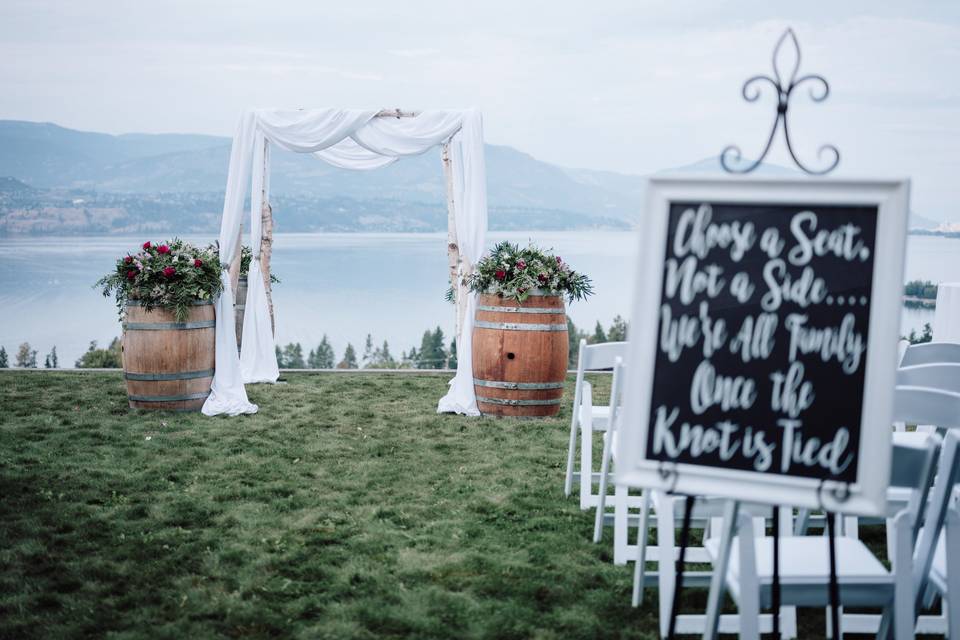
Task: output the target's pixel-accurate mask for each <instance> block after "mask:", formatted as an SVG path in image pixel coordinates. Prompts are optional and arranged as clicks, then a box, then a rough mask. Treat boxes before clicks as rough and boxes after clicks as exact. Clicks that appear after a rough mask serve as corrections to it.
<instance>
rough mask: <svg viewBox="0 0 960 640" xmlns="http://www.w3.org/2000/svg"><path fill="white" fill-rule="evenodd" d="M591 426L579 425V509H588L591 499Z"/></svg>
mask: <svg viewBox="0 0 960 640" xmlns="http://www.w3.org/2000/svg"><path fill="white" fill-rule="evenodd" d="M592 427H593V425H591V424H590V423H589V422H587V423H586V424H581V425H580V509H581V510H582V511H586V510H587V509H589V508H590V502H591V498H592V497H593V428H592Z"/></svg>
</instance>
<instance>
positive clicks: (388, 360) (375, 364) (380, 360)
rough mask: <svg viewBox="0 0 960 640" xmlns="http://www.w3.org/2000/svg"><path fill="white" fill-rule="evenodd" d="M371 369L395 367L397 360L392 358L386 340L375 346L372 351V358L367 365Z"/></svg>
mask: <svg viewBox="0 0 960 640" xmlns="http://www.w3.org/2000/svg"><path fill="white" fill-rule="evenodd" d="M368 366H369V367H370V368H371V369H396V368H397V361H396V360H394V359H393V354H391V353H390V345H389V344H387V341H386V340H384V341H383V346H382V347H377V349H376V351H374V352H373V358H372V360H371V362H370V364H369V365H368Z"/></svg>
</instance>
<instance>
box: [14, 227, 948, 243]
mask: <svg viewBox="0 0 960 640" xmlns="http://www.w3.org/2000/svg"><path fill="white" fill-rule="evenodd" d="M636 230H637V229H636V227H629V228H627V227H624V228H618V227H613V226H596V227H565V228H552V229H549V228H548V229H533V228H531V229H517V228H497V227H491V228H490V229H488V230H487V232H488V233H528V232H529V233H571V232H584V231H588V232H589V231H597V232H609V233H613V232H618V233H623V232H627V233H634V232H635V231H636ZM274 233H275V234H276V235H318V234H325V235H411V236H416V235H434V234H443V235H445V234H446V229H432V230H420V231H413V230H411V231H392V230H387V229H384V230H379V231H378V230H373V229H331V230H327V231H322V230H321V231H275V232H274ZM217 235H219V233H218V231H216V230H210V231H198V230H189V231H186V232H182V233H174V234H169V233H166V234H164V233H160V232H158V231H157V230H155V229H144V230H143V231H123V232H120V233H109V232H103V231H96V232H91V233H17V234H13V233H4V234H0V240H14V239H26V238H106V237H109V238H140V237H141V236H144V237H161V236H162V237H164V238H167V237H173V236H178V237H197V236H213V237H216V236H217ZM907 235H909V236H920V237H924V236H925V237H932V238H948V239H951V240H956V239H960V231H929V230H926V229H911V230H910V231H908V232H907Z"/></svg>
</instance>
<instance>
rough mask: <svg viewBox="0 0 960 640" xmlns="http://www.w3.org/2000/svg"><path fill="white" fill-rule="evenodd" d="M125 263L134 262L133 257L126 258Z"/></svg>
mask: <svg viewBox="0 0 960 640" xmlns="http://www.w3.org/2000/svg"><path fill="white" fill-rule="evenodd" d="M123 262H124V263H125V264H130V263H131V262H133V256H127V257H126V258H124V259H123Z"/></svg>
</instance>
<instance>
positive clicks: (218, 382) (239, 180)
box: [203, 109, 487, 415]
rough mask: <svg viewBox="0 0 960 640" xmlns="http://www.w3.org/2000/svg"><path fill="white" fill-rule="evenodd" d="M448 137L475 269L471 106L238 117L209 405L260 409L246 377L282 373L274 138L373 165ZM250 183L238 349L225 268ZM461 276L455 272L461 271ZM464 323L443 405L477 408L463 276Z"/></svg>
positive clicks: (480, 194)
mask: <svg viewBox="0 0 960 640" xmlns="http://www.w3.org/2000/svg"><path fill="white" fill-rule="evenodd" d="M444 142H449V143H450V155H451V168H452V172H453V199H454V209H455V221H456V227H457V242H458V244H459V247H460V256H461V266H460V269H461V272H460V276H461V277H462V276H463V275H465V274H468V273H470V272H472V271H473V268H474V266H475V265H476V263H477V261H478V260H479V259H480V256H481V254H482V252H483V246H484V242H485V235H486V230H487V180H486V166H485V162H484V156H483V123H482V119H481V116H480V113H479V112H478V111H476V110H474V109H468V110H459V111H449V110H431V111H424V112H422V113H420V114H418V115H417V116H415V117H404V118H394V117H377V110H374V109H366V110H364V109H311V110H288V109H258V110H255V111H247V112H245V113H244V114H243V116H242V117H241V118H240V124H239V125H238V126H237V133H236V135H235V136H234V139H233V149H232V151H231V154H230V173H229V175H228V177H227V190H226V195H225V197H224V203H223V218H222V220H221V226H220V260H221V263H222V265H223V268H224V275H223V283H224V290H223V293H222V294H221V296H220V297H219V298H218V299H217V302H216V313H217V329H216V371H215V373H214V378H213V387H212V389H211V392H210V396H209V397H208V398H207V401H206V402H205V403H204V405H203V413H205V414H206V415H219V414H228V415H237V414H240V413H254V412H256V411H257V406H256V405H254V404H251V403H250V402H249V400H248V399H247V394H246V391H245V389H244V387H243V384H244V383H245V382H248V383H249V382H275V381H276V380H277V377H278V376H279V371H278V369H277V359H276V352H275V345H274V339H273V331H272V327H271V323H270V311H269V308H268V304H267V294H266V287H265V285H264V282H263V273H262V272H261V270H260V263H259V256H260V240H261V217H260V216H261V210H262V207H263V203H264V202H267V201H269V192H270V184H269V176H270V147H269V145H270V143H273V144H276V145H278V146H280V147H282V148H284V149H288V150H290V151H294V152H297V153H310V154H313V155H314V156H316V157H317V158H319V159H321V160H324V161H326V162H329V163H330V164H332V165H334V166H337V167H341V168H345V169H359V170H369V169H376V168H379V167H383V166H386V165H388V164H390V163H392V162H395V161H396V160H397V159H398V158H400V157H402V156H409V155H416V154H420V153H424V152H425V151H427V150H428V149H430V148H431V147H434V146H437V145H439V144H443V143H444ZM248 181H249V185H250V187H249V188H250V192H249V193H250V200H251V206H250V244H251V247H252V249H253V255H254V259H253V260H251V263H250V274H249V277H248V284H247V302H246V313H245V315H244V320H243V346H242V352H241V353H240V354H239V356H238V354H237V341H236V335H235V334H234V331H233V326H234V321H233V318H234V315H233V313H234V312H233V294H232V292H231V290H230V283H229V276H228V274H227V268H228V266H229V264H230V262H231V261H232V260H233V257H234V256H235V255H236V252H237V251H239V250H240V247H239V246H237V235H238V232H239V230H240V224H241V221H242V219H243V214H244V211H243V203H244V200H245V198H246V195H247V184H248ZM460 279H461V278H458V281H459V280H460ZM457 294H458V300H459V301H460V306H461V308H460V313H461V326H460V334H459V336H458V338H457V356H458V359H457V373H456V376H455V377H454V378H453V380H452V381H451V382H450V389H449V391H448V393H447V394H446V395H445V396H444V397H443V398H441V399H440V402H439V404H438V406H437V411H438V412H442V413H452V412H455V413H463V414H467V415H479V411H478V409H477V402H476V397H475V396H474V392H473V374H472V372H471V369H472V362H471V348H472V339H473V316H474V310H475V307H476V295H475V294H472V293H470V292H468V291H467V290H466V288H465V287H463V285H462V284H459V285H458V290H457Z"/></svg>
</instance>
